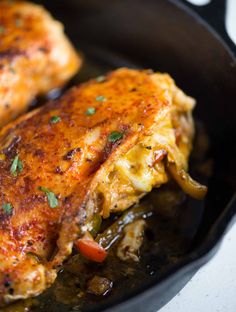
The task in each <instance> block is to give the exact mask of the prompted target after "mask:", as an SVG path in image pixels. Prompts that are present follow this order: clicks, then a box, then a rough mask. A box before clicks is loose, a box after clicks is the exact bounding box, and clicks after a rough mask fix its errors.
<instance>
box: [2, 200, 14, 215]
mask: <svg viewBox="0 0 236 312" xmlns="http://www.w3.org/2000/svg"><path fill="white" fill-rule="evenodd" d="M2 209H3V210H4V212H5V214H7V215H11V214H12V209H13V208H12V205H11V204H10V203H4V204H3V205H2Z"/></svg>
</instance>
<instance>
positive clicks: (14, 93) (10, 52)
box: [0, 1, 81, 126]
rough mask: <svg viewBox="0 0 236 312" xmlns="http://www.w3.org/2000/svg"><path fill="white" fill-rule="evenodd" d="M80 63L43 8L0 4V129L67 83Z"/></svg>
mask: <svg viewBox="0 0 236 312" xmlns="http://www.w3.org/2000/svg"><path fill="white" fill-rule="evenodd" d="M80 63H81V60H80V59H79V57H78V56H77V54H76V52H75V50H74V48H73V47H72V45H71V44H70V42H69V41H68V39H67V38H66V36H65V35H64V33H63V27H62V24H60V23H59V22H57V21H55V20H54V19H53V18H52V16H51V15H50V14H49V13H48V12H47V11H46V10H45V9H44V8H43V7H41V6H39V5H36V4H32V3H29V2H14V1H0V126H2V125H4V124H6V123H7V122H8V121H10V120H12V119H14V118H15V117H16V116H18V115H19V114H20V113H22V112H24V111H25V110H26V109H27V107H28V105H29V104H30V103H31V101H32V100H33V99H34V98H35V96H37V95H39V94H44V93H47V92H49V91H50V90H52V89H54V88H58V87H61V86H62V85H63V84H65V82H67V81H68V79H70V78H71V77H72V76H73V75H74V74H75V73H76V71H77V70H78V68H79V66H80Z"/></svg>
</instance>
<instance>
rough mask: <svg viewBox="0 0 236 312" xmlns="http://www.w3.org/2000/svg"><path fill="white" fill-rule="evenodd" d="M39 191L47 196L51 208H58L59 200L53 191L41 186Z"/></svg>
mask: <svg viewBox="0 0 236 312" xmlns="http://www.w3.org/2000/svg"><path fill="white" fill-rule="evenodd" d="M38 189H39V190H40V191H42V192H44V193H45V194H46V196H47V199H48V203H49V206H50V207H51V208H56V207H57V206H58V200H57V198H56V196H55V194H54V193H53V192H52V191H50V190H49V189H48V188H46V187H44V186H39V188H38Z"/></svg>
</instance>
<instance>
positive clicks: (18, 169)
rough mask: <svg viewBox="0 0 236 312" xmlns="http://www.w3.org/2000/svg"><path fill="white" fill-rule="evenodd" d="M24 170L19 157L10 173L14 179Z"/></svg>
mask: <svg viewBox="0 0 236 312" xmlns="http://www.w3.org/2000/svg"><path fill="white" fill-rule="evenodd" d="M22 170H23V164H22V162H21V160H20V158H19V155H17V156H16V157H15V158H14V160H13V162H12V165H11V169H10V172H11V174H12V175H13V176H14V177H16V176H17V173H18V172H19V173H20V172H21V171H22Z"/></svg>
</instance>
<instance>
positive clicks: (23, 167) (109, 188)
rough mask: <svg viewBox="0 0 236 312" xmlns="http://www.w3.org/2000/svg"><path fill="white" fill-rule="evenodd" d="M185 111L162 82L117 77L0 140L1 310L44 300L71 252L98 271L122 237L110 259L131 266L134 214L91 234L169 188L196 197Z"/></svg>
mask: <svg viewBox="0 0 236 312" xmlns="http://www.w3.org/2000/svg"><path fill="white" fill-rule="evenodd" d="M194 105H195V101H194V99H193V98H191V97H189V96H187V95H185V94H184V93H183V92H182V91H181V90H180V89H179V88H177V87H176V85H175V83H174V81H173V80H172V79H171V78H170V76H168V75H167V74H160V73H153V72H151V71H145V70H131V69H126V68H122V69H119V70H116V71H114V72H111V73H109V74H108V75H107V76H104V77H98V78H96V79H94V80H91V81H89V82H87V83H84V84H82V85H80V86H76V87H74V88H72V89H71V90H69V91H67V92H66V93H65V95H64V96H63V97H61V98H60V99H58V100H55V101H51V102H49V103H47V104H46V105H44V106H43V107H41V108H39V109H37V110H34V111H32V112H30V113H28V114H26V115H25V116H23V117H21V118H19V119H18V120H16V121H14V122H12V123H10V124H8V125H7V126H5V127H4V128H3V129H2V130H1V132H0V181H1V183H0V194H1V198H0V205H1V212H0V262H1V266H0V300H1V303H2V304H3V303H6V302H11V301H13V300H16V299H20V298H28V297H31V296H36V295H38V294H40V293H41V292H42V291H44V290H45V289H46V288H47V287H48V286H50V285H51V284H52V283H53V282H54V280H55V278H56V275H57V270H58V269H59V268H60V265H61V264H62V263H63V261H64V260H65V259H67V258H68V256H69V255H70V254H71V252H72V249H73V247H74V248H75V249H77V250H78V251H79V253H80V254H81V256H83V257H85V258H87V259H90V260H92V261H96V262H103V261H105V259H106V257H107V254H109V248H110V246H111V245H112V243H113V241H114V239H115V237H116V236H117V235H116V234H117V233H118V232H119V233H120V231H122V230H124V229H125V230H124V237H123V239H122V241H121V242H120V245H119V249H118V250H117V255H118V257H120V258H123V259H124V260H125V259H127V258H129V259H133V260H134V261H136V260H137V249H138V248H139V246H140V244H141V242H140V235H139V233H142V231H143V230H144V227H145V224H143V223H142V222H137V223H136V226H135V227H134V225H133V227H132V226H130V228H127V227H126V228H125V226H126V225H128V224H130V223H131V221H136V220H138V217H137V216H139V215H140V213H142V214H143V211H142V207H141V206H137V207H136V206H134V208H132V209H134V211H133V212H132V211H131V212H129V211H127V212H124V215H123V216H121V219H120V220H118V221H116V222H115V223H114V224H113V225H111V227H109V228H108V229H107V230H105V231H104V232H103V233H102V234H101V233H99V225H100V222H101V219H106V218H109V216H110V214H111V213H117V212H121V211H124V210H126V209H127V208H129V207H131V206H132V205H135V204H137V203H138V202H139V200H140V199H141V198H142V197H143V196H144V195H145V194H147V193H148V192H150V191H151V190H152V188H158V187H160V186H161V185H162V184H164V183H166V182H167V181H168V180H171V179H173V180H175V181H176V182H177V184H179V186H180V187H181V188H182V189H183V190H184V191H185V192H186V193H187V194H189V195H191V196H193V197H195V198H197V199H202V198H203V197H204V196H205V194H206V187H204V186H202V185H200V184H198V183H197V182H195V181H194V180H192V179H191V178H190V176H189V175H188V173H187V169H188V156H189V153H190V151H191V147H192V139H193V134H194V127H193V121H192V116H191V112H192V109H193V107H194ZM140 207H141V208H140ZM140 209H141V211H140ZM135 216H136V217H135ZM136 227H137V228H138V232H137V228H136ZM131 232H132V233H131ZM130 233H131V234H130ZM130 235H131V236H133V237H135V243H134V244H133V246H129V245H130V243H129V241H130ZM127 246H128V247H130V248H128V247H127ZM127 248H128V249H127ZM91 287H92V285H90V288H91Z"/></svg>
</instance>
